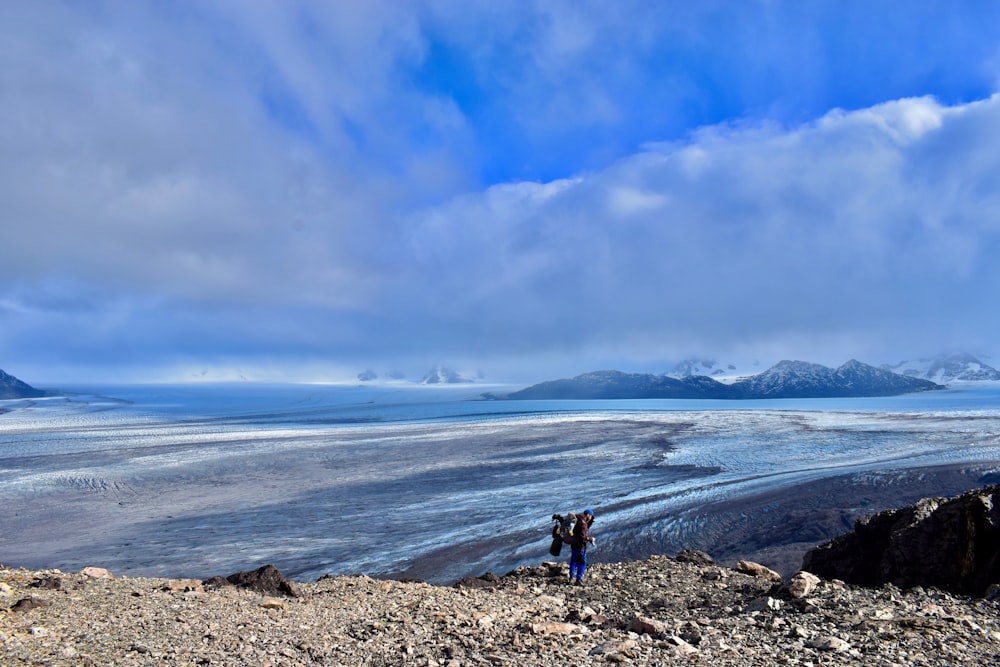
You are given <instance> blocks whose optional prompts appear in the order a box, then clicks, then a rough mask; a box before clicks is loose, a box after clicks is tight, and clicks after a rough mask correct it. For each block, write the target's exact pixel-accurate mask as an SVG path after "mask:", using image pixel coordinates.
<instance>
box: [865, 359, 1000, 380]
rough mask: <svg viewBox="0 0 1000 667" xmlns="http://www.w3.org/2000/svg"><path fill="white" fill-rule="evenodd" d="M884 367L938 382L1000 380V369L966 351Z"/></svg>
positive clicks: (894, 371)
mask: <svg viewBox="0 0 1000 667" xmlns="http://www.w3.org/2000/svg"><path fill="white" fill-rule="evenodd" d="M882 368H884V369H886V370H890V371H892V372H893V373H899V374H900V375H908V376H910V377H915V378H922V379H924V380H930V381H931V382H937V383H938V384H943V383H945V382H953V381H956V380H957V381H969V382H972V381H982V380H994V381H995V380H1000V371H998V370H997V369H995V368H993V367H992V366H990V365H988V364H986V363H984V362H982V361H980V360H979V359H977V358H976V357H974V356H973V355H971V354H966V353H960V354H950V355H947V356H943V357H934V358H929V359H917V360H915V361H903V362H900V363H898V364H895V365H890V364H885V365H883V366H882Z"/></svg>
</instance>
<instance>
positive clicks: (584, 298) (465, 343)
mask: <svg viewBox="0 0 1000 667" xmlns="http://www.w3.org/2000/svg"><path fill="white" fill-rule="evenodd" d="M998 92H1000V3H996V2H993V1H992V0H984V1H962V0H941V1H937V0H913V1H907V0H892V1H889V0H811V1H809V2H802V1H801V0H788V1H782V0H717V1H713V0H706V1H704V2H697V3H693V2H688V1H687V0H664V1H662V2H653V3H650V2H646V1H642V0H636V1H632V0H616V1H615V2H589V1H587V0H572V1H569V0H566V1H561V0H539V1H537V2H536V1H530V0H512V1H511V2H502V3H498V2H477V1H472V2H470V1H467V0H462V1H458V0H455V1H452V0H441V1H434V2H422V1H419V0H413V1H408V2H397V1H382V0H366V1H365V2H360V3H356V2H320V1H318V0H317V1H311V2H307V1H297V0H281V1H278V0H273V1H268V0H252V1H250V2H246V1H244V0H208V1H195V0H191V1H180V0H166V1H162V2H153V1H151V0H150V1H146V2H144V1H138V2H135V1H132V0H121V1H103V0H83V1H72V2H69V1H67V2H58V1H55V0H11V1H9V2H3V3H0V267H2V270H0V368H2V369H4V370H5V371H7V372H8V373H11V374H14V375H16V376H17V377H19V378H21V379H23V380H25V381H27V382H30V383H32V384H40V385H46V384H54V383H59V382H66V383H68V382H116V381H121V382H146V381H150V382H156V381H171V382H173V381H197V380H234V379H247V380H260V381H343V380H351V379H353V378H356V376H357V374H358V373H360V372H362V371H364V370H366V369H371V370H373V371H375V372H376V373H377V374H379V375H380V376H381V377H387V375H388V374H390V373H395V374H401V375H403V376H405V377H407V378H410V379H414V380H416V379H419V378H420V376H421V375H422V374H423V373H424V372H425V371H427V370H428V369H429V368H431V367H433V366H435V365H437V364H444V365H446V366H449V367H452V368H454V369H456V370H458V371H460V372H462V373H464V374H466V375H472V374H478V375H480V376H481V377H482V378H484V379H486V380H487V381H496V382H528V381H538V380H543V379H551V378H553V377H567V376H571V375H576V374H578V373H583V372H587V371H591V370H597V369H602V368H617V369H620V370H629V371H643V372H656V373H660V372H665V371H667V370H669V369H670V368H671V367H672V366H673V364H675V363H677V362H678V361H681V360H683V359H686V358H690V357H710V358H715V359H717V360H719V361H721V362H727V361H729V362H734V363H737V364H744V363H750V362H751V360H752V362H755V363H759V364H764V365H765V366H766V365H767V364H770V363H774V362H777V361H779V360H781V359H800V360H805V361H812V362H816V363H823V364H827V365H831V366H836V365H839V364H841V363H843V362H845V361H847V360H848V359H851V358H856V359H858V360H860V361H864V362H867V363H872V364H880V363H895V362H899V361H903V360H906V359H914V358H919V357H922V356H928V355H938V354H942V353H947V352H958V351H962V352H970V353H973V354H977V355H980V356H981V358H982V359H983V360H984V361H986V362H987V363H992V364H993V365H998V364H1000V308H998V307H997V295H998V294H1000V261H997V258H998V256H1000V253H998V251H1000V95H998Z"/></svg>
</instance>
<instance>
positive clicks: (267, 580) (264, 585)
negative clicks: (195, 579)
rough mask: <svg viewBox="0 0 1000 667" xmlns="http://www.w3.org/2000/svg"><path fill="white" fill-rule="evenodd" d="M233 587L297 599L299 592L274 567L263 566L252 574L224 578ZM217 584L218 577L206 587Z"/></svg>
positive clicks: (243, 573)
mask: <svg viewBox="0 0 1000 667" xmlns="http://www.w3.org/2000/svg"><path fill="white" fill-rule="evenodd" d="M226 581H227V582H228V583H230V584H232V585H233V586H240V587H241V588H249V589H251V590H255V591H257V592H259V593H265V594H267V595H288V596H291V597H298V596H299V591H298V588H297V587H296V585H295V583H294V582H291V581H289V580H288V579H285V577H284V575H282V574H281V572H280V571H279V570H278V568H276V567H275V566H274V565H270V564H269V565H264V566H262V567H258V568H257V569H256V570H253V571H252V572H236V573H234V574H231V575H229V576H228V577H226ZM215 583H218V577H216V578H215V579H209V580H207V581H206V582H205V584H206V585H211V584H215Z"/></svg>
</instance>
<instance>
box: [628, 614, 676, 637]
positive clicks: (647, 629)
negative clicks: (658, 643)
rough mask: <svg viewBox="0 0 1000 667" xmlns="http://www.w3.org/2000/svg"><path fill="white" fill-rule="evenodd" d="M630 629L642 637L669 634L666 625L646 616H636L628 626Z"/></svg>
mask: <svg viewBox="0 0 1000 667" xmlns="http://www.w3.org/2000/svg"><path fill="white" fill-rule="evenodd" d="M628 629H629V630H630V631H631V632H634V633H636V634H640V635H654V636H661V635H665V634H667V624H666V623H664V622H663V621H658V620H656V619H655V618H648V617H646V616H636V617H635V618H633V619H632V622H631V623H629V625H628Z"/></svg>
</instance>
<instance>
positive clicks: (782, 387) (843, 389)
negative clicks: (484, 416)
mask: <svg viewBox="0 0 1000 667" xmlns="http://www.w3.org/2000/svg"><path fill="white" fill-rule="evenodd" d="M942 388H943V387H942V385H940V384H937V383H935V382H931V381H930V380H925V379H922V378H916V377H911V376H907V375H901V374H899V373H894V372H892V371H890V370H886V369H884V368H876V367H875V366H870V365H868V364H863V363H861V362H860V361H855V360H853V359H852V360H851V361H848V362H847V363H846V364H844V365H842V366H840V367H839V368H828V367H826V366H821V365H819V364H810V363H807V362H804V361H782V362H780V363H778V364H775V365H774V366H772V367H771V368H769V369H767V370H766V371H764V372H763V373H758V374H756V375H751V376H748V377H745V378H741V379H739V380H736V381H735V382H732V383H729V384H724V383H722V382H718V381H717V380H713V379H712V378H710V377H707V376H705V375H689V376H685V377H682V378H675V377H670V376H669V375H653V374H649V373H623V372H621V371H595V372H592V373H584V374H583V375H578V376H576V377H574V378H569V379H562V380H550V381H548V382H542V383H539V384H536V385H532V386H530V387H527V388H525V389H521V390H519V391H515V392H512V393H510V394H507V395H506V396H504V397H503V398H510V399H515V400H516V399H626V398H719V399H755V398H845V397H866V396H896V395H899V394H908V393H911V392H918V391H931V390H934V389H942ZM491 397H492V398H500V396H495V395H494V396H491Z"/></svg>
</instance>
